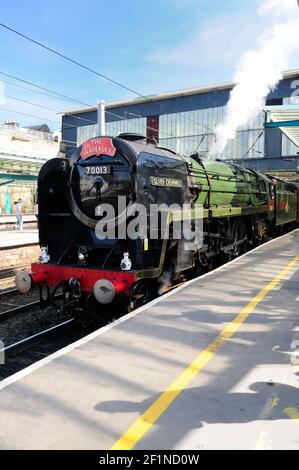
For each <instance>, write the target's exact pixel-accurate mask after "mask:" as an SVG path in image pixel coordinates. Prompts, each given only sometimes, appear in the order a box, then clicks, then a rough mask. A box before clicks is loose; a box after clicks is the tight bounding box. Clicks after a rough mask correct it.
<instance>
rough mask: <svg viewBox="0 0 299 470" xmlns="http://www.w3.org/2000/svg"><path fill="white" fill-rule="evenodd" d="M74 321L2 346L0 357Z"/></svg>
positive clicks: (67, 321)
mask: <svg viewBox="0 0 299 470" xmlns="http://www.w3.org/2000/svg"><path fill="white" fill-rule="evenodd" d="M74 321H75V318H69V319H68V320H65V321H63V322H61V323H58V324H57V325H54V326H51V327H50V328H47V329H46V330H43V331H39V332H38V333H35V334H33V335H31V336H29V337H26V338H23V339H21V340H19V341H16V342H15V343H12V344H9V345H8V346H4V347H3V348H1V349H0V355H1V354H6V353H7V352H8V351H14V352H17V351H18V350H19V349H20V348H21V349H22V348H23V346H25V345H27V346H28V345H29V344H30V343H32V342H33V341H34V340H36V339H37V338H41V337H45V336H47V335H49V334H50V333H53V332H54V331H56V330H58V329H59V328H62V327H65V326H66V325H68V324H70V323H73V322H74Z"/></svg>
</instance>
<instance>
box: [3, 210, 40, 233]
mask: <svg viewBox="0 0 299 470" xmlns="http://www.w3.org/2000/svg"><path fill="white" fill-rule="evenodd" d="M15 223H16V217H15V215H1V216H0V231H2V230H8V229H12V228H13V227H14V225H15ZM23 224H24V228H26V227H28V228H35V227H36V225H37V221H36V216H35V215H34V214H24V215H23Z"/></svg>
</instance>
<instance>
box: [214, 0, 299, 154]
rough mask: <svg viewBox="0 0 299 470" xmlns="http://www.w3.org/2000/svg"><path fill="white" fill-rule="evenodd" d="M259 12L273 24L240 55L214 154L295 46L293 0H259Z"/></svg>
mask: <svg viewBox="0 0 299 470" xmlns="http://www.w3.org/2000/svg"><path fill="white" fill-rule="evenodd" d="M258 13H259V15H271V16H272V17H273V19H274V23H273V26H272V27H271V28H270V29H269V30H266V31H264V32H263V33H262V34H261V35H260V37H259V38H258V47H257V48H256V49H252V50H247V51H246V52H245V53H244V54H243V56H242V57H241V60H240V63H239V67H238V69H237V71H236V73H235V75H234V81H235V82H236V86H235V87H234V89H233V90H232V92H231V95H230V100H229V102H228V104H227V111H226V116H225V118H224V122H223V123H222V124H221V125H219V126H218V127H217V128H216V143H215V145H214V148H213V153H214V154H216V155H217V154H221V153H222V152H223V150H224V149H225V147H226V145H227V143H228V141H229V140H231V139H234V138H235V136H236V132H237V129H238V128H239V127H241V126H243V125H245V124H247V123H248V122H249V121H250V120H251V119H252V118H254V117H255V116H256V115H257V114H258V113H259V112H260V110H261V108H262V107H263V105H264V101H265V98H266V96H267V95H268V93H269V92H270V91H271V90H273V89H274V88H275V86H276V85H277V83H278V82H279V81H280V80H281V79H282V71H283V70H286V69H287V68H288V67H289V63H290V58H291V56H292V55H293V53H294V52H295V51H296V50H298V49H299V9H298V2H297V0H263V1H262V2H261V5H260V8H259V11H258Z"/></svg>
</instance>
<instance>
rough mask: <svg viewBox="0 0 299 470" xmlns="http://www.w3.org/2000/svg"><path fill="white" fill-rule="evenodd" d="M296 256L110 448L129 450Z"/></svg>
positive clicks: (251, 310)
mask: <svg viewBox="0 0 299 470" xmlns="http://www.w3.org/2000/svg"><path fill="white" fill-rule="evenodd" d="M298 261H299V256H296V257H295V258H294V259H293V260H292V261H291V262H290V263H289V264H288V265H287V266H286V267H285V268H284V269H283V270H282V271H281V272H280V273H279V274H278V275H277V276H276V277H275V278H274V279H273V280H272V281H271V282H269V284H267V285H266V286H265V287H264V288H263V289H262V290H261V291H260V292H259V293H258V294H257V295H256V296H255V297H254V298H253V299H252V300H251V301H250V302H249V303H248V304H247V305H246V307H245V308H243V310H241V312H240V313H239V314H238V315H237V316H236V317H235V318H234V320H232V321H231V322H230V323H228V325H227V326H226V327H225V328H224V329H223V330H222V331H221V332H220V333H219V335H218V336H217V338H216V339H215V340H214V341H212V342H211V343H210V344H209V345H208V346H207V347H206V348H205V349H204V350H203V351H201V352H200V353H199V355H198V356H197V357H196V358H195V359H194V361H192V362H191V364H189V366H188V367H187V368H186V369H185V370H184V371H183V372H182V373H181V374H180V375H179V376H178V378H177V379H176V380H175V381H174V382H173V383H172V384H171V385H170V386H169V387H168V388H167V389H166V390H165V392H163V393H162V394H161V395H160V396H159V397H158V398H157V399H156V400H155V401H154V403H153V404H152V405H151V406H150V407H149V408H148V409H147V410H146V411H145V412H144V413H143V414H142V415H141V416H140V417H139V418H137V420H136V421H135V422H134V423H133V424H132V425H131V426H130V427H129V429H128V430H127V431H126V432H125V433H124V434H123V435H122V436H121V437H120V438H119V439H118V440H117V441H116V442H115V443H114V445H113V446H112V448H111V449H112V450H130V449H133V448H134V447H135V445H136V444H137V443H138V442H139V441H140V440H141V439H142V438H143V436H144V435H145V434H146V433H147V432H148V431H149V429H150V428H151V427H152V425H153V424H154V423H155V422H156V421H157V420H158V419H159V418H160V416H161V415H162V414H163V413H164V412H165V411H166V410H167V409H168V407H169V406H170V405H171V403H172V402H173V401H174V400H175V399H176V398H177V397H178V396H179V395H180V393H181V392H182V391H183V390H184V389H185V388H186V387H187V386H188V385H189V384H190V382H191V381H192V380H193V379H194V378H195V377H196V376H197V375H198V374H199V372H201V371H202V369H203V368H204V367H205V366H206V365H207V364H208V362H210V360H211V359H212V358H213V357H214V356H215V354H217V353H218V351H219V350H220V349H221V348H222V346H224V344H225V343H226V342H227V341H228V340H229V339H230V338H231V337H232V336H233V335H234V334H235V333H236V332H237V331H238V329H239V328H240V326H241V325H242V323H244V322H245V321H246V320H247V318H248V317H249V315H250V314H251V313H252V312H253V311H254V309H255V308H256V306H257V305H258V304H259V303H260V302H261V301H262V300H263V299H264V298H265V296H266V295H267V294H268V293H269V292H270V291H271V290H272V289H274V288H275V287H276V286H277V284H278V283H279V282H280V281H281V280H282V279H283V278H284V277H285V276H286V275H287V273H288V272H289V271H290V270H291V269H292V268H293V267H294V266H295V265H296V264H297V263H298Z"/></svg>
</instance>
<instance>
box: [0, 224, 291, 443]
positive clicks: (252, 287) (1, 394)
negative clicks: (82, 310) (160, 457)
mask: <svg viewBox="0 0 299 470" xmlns="http://www.w3.org/2000/svg"><path fill="white" fill-rule="evenodd" d="M298 307H299V230H297V231H294V232H292V233H290V234H288V235H285V236H283V237H281V238H278V239H275V240H273V241H271V242H269V243H267V244H265V245H263V246H261V247H259V248H258V249H255V250H253V251H251V252H250V253H248V254H246V255H244V256H243V257H241V258H238V259H236V260H235V261H233V262H232V263H229V264H227V265H225V266H223V267H221V268H219V269H217V270H215V271H213V272H211V273H209V274H207V275H204V276H202V277H200V278H198V279H196V280H193V281H190V282H188V283H186V284H185V285H183V286H180V287H179V288H177V289H175V290H174V291H172V292H170V293H168V294H166V295H165V296H163V297H161V298H159V299H156V300H154V301H153V302H151V303H150V304H148V305H147V306H145V307H143V308H141V309H138V310H136V311H135V312H132V313H130V314H128V315H126V316H125V317H123V318H121V319H120V320H118V321H116V322H114V323H113V324H111V325H108V326H107V327H105V328H103V329H101V330H98V331H96V332H93V333H92V334H90V335H88V336H86V337H85V338H82V339H81V340H79V341H77V342H76V343H73V344H72V345H70V346H68V347H66V348H64V349H62V350H60V351H58V352H56V353H55V354H53V355H51V356H49V357H47V358H45V359H43V360H41V361H39V362H38V363H36V364H34V365H32V366H30V367H28V368H27V369H25V370H23V371H21V372H19V373H17V374H15V375H14V376H12V377H10V378H8V379H5V380H3V381H2V382H0V448H1V449H98V450H99V449H110V448H112V449H133V448H134V449H147V450H148V449H149V450H151V449H154V450H161V449H194V450H204V449H299V361H298V356H299V353H298V349H299V308H298ZM296 351H297V353H298V355H297V356H296ZM0 367H1V366H0Z"/></svg>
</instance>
